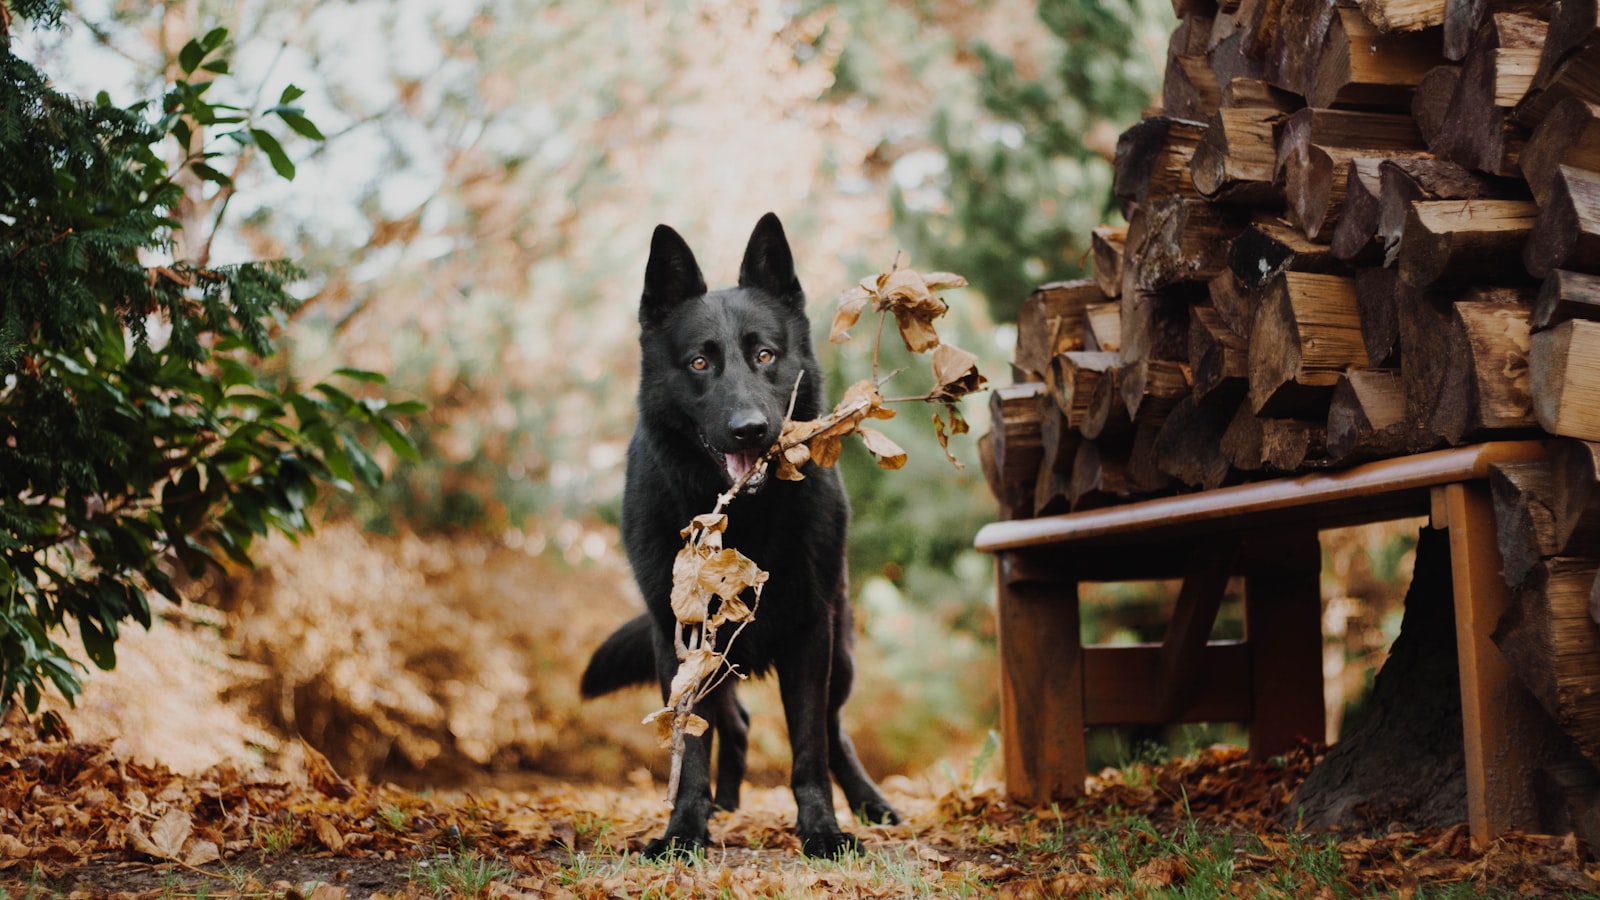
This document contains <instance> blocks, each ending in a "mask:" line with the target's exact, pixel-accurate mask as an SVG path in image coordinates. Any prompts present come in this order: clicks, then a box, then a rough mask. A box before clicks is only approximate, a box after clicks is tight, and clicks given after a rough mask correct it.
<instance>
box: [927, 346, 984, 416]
mask: <svg viewBox="0 0 1600 900" xmlns="http://www.w3.org/2000/svg"><path fill="white" fill-rule="evenodd" d="M987 380H988V379H986V378H984V377H983V375H982V373H980V372H979V371H978V356H977V354H975V353H969V352H967V351H966V350H963V349H961V348H960V347H957V346H955V345H953V344H940V345H939V346H937V347H935V348H934V350H933V390H932V391H929V392H928V396H930V397H931V398H933V399H935V400H942V401H945V402H947V403H948V402H953V401H956V400H960V399H961V398H962V397H965V396H966V395H968V394H970V393H972V392H973V391H976V390H978V389H979V388H981V387H983V385H984V383H985V382H986V381H987Z"/></svg>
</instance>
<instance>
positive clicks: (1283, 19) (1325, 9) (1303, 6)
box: [1267, 0, 1338, 97]
mask: <svg viewBox="0 0 1600 900" xmlns="http://www.w3.org/2000/svg"><path fill="white" fill-rule="evenodd" d="M1337 16H1338V6H1337V5H1336V4H1335V2H1334V0H1283V9H1282V12H1281V14H1280V16H1279V18H1278V23H1277V30H1276V32H1275V33H1274V34H1273V35H1272V52H1271V54H1270V55H1269V56H1268V57H1267V78H1268V79H1269V80H1270V81H1271V82H1272V83H1273V84H1274V85H1276V86H1277V87H1280V88H1282V89H1284V90H1286V91H1292V92H1294V93H1296V94H1299V95H1301V96H1302V97H1304V96H1306V94H1307V93H1308V88H1309V87H1310V86H1311V83H1312V80H1313V79H1314V78H1315V77H1316V71H1317V63H1318V61H1319V60H1320V58H1321V57H1322V53H1323V48H1324V46H1325V45H1326V41H1327V36H1328V29H1329V27H1331V26H1332V24H1333V20H1334V19H1335V18H1336V17H1337Z"/></svg>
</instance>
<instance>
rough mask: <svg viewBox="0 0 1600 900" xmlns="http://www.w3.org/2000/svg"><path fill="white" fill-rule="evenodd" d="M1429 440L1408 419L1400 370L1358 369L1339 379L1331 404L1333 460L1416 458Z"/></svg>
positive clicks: (1352, 461) (1329, 405)
mask: <svg viewBox="0 0 1600 900" xmlns="http://www.w3.org/2000/svg"><path fill="white" fill-rule="evenodd" d="M1426 443H1428V441H1426V440H1425V439H1424V438H1423V429H1422V428H1420V427H1419V425H1418V423H1417V422H1416V420H1414V419H1412V418H1410V417H1409V416H1407V415H1406V389H1405V382H1404V380H1403V379H1402V378H1401V377H1400V370H1398V369H1356V370H1353V371H1350V372H1346V373H1344V374H1343V375H1341V376H1339V383H1338V384H1336V385H1335V386H1334V388H1333V398H1332V399H1331V400H1330V401H1329V402H1328V458H1329V459H1330V460H1332V461H1333V462H1334V463H1336V464H1339V465H1348V464H1353V463H1358V462H1365V461H1367V460H1371V459H1382V458H1384V457H1389V456H1400V455H1402V454H1405V453H1412V452H1415V451H1416V450H1418V449H1427V448H1426V446H1424V445H1425V444H1426Z"/></svg>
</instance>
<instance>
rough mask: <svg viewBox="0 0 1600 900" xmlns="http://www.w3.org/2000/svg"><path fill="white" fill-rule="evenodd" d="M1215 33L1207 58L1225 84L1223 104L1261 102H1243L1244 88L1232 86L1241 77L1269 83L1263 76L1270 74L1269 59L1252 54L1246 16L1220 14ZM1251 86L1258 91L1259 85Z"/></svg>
mask: <svg viewBox="0 0 1600 900" xmlns="http://www.w3.org/2000/svg"><path fill="white" fill-rule="evenodd" d="M1227 29H1231V30H1227ZM1212 36H1213V42H1212V44H1211V47H1210V49H1208V50H1207V51H1206V62H1207V63H1209V64H1210V65H1211V74H1212V75H1213V76H1215V77H1216V79H1217V84H1218V85H1219V86H1220V87H1221V98H1220V100H1221V103H1222V107H1223V108H1224V109H1226V108H1228V107H1236V106H1251V105H1258V104H1252V103H1240V102H1239V93H1240V92H1239V90H1238V89H1237V88H1233V87H1232V86H1233V85H1235V84H1236V83H1237V82H1240V81H1246V82H1251V83H1252V84H1259V85H1263V86H1265V85H1266V82H1265V81H1263V80H1262V78H1263V77H1264V76H1265V75H1266V74H1267V66H1266V63H1264V62H1262V61H1261V60H1259V59H1252V58H1251V57H1250V53H1249V48H1250V31H1249V29H1248V28H1247V27H1246V26H1245V23H1244V20H1243V18H1242V17H1241V16H1240V15H1239V14H1238V13H1232V14H1228V15H1226V17H1224V16H1218V17H1217V30H1214V31H1213V32H1212ZM1247 90H1249V91H1251V92H1254V90H1255V88H1253V87H1252V88H1248V89H1247Z"/></svg>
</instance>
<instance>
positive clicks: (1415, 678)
mask: <svg viewBox="0 0 1600 900" xmlns="http://www.w3.org/2000/svg"><path fill="white" fill-rule="evenodd" d="M1452 596H1453V593H1452V590H1451V574H1450V542H1449V539H1448V537H1447V532H1445V531H1439V530H1433V529H1427V528H1425V529H1423V530H1422V531H1421V532H1420V533H1419V534H1418V535H1417V555H1416V564H1415V566H1414V567H1413V572H1412V576H1411V587H1410V589H1409V590H1407V591H1406V600H1405V616H1404V617H1403V619H1402V620H1401V623H1400V634H1399V636H1398V637H1396V638H1395V641H1394V644H1393V645H1392V646H1391V647H1390V648H1389V656H1388V658H1387V659H1385V660H1384V663H1383V668H1382V669H1380V670H1379V671H1378V675H1377V677H1376V679H1374V681H1373V685H1372V693H1371V696H1370V699H1369V700H1368V701H1367V704H1366V709H1365V712H1364V714H1363V716H1362V717H1361V718H1360V719H1359V720H1358V721H1355V722H1353V723H1351V724H1350V726H1349V728H1348V730H1347V731H1346V733H1345V734H1344V735H1343V736H1341V738H1340V740H1339V743H1337V744H1335V745H1334V746H1333V747H1332V748H1330V749H1329V751H1328V754H1327V756H1325V757H1324V758H1323V760H1322V762H1320V763H1318V764H1317V767H1316V768H1315V769H1313V770H1312V771H1311V774H1310V775H1309V776H1308V777H1307V778H1306V780H1305V781H1304V782H1302V783H1301V785H1300V787H1299V788H1298V789H1297V790H1296V791H1295V794H1294V798H1293V799H1292V800H1290V802H1289V806H1288V809H1287V810H1285V812H1284V815H1283V822H1284V824H1285V825H1286V827H1292V828H1301V827H1304V828H1314V829H1322V828H1333V827H1339V828H1347V829H1357V830H1361V829H1368V828H1386V827H1389V826H1390V823H1393V822H1403V823H1407V824H1409V825H1411V826H1413V827H1422V826H1427V825H1450V824H1454V823H1457V822H1461V821H1463V820H1465V819H1466V815H1467V786H1466V778H1465V775H1464V772H1465V766H1466V761H1465V755H1464V754H1465V750H1464V746H1463V743H1462V739H1461V735H1462V724H1461V688H1460V681H1459V679H1460V672H1459V670H1458V667H1459V663H1458V659H1459V657H1458V656H1457V652H1456V640H1455V611H1454V607H1453V604H1452Z"/></svg>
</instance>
